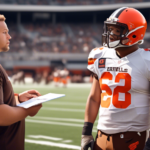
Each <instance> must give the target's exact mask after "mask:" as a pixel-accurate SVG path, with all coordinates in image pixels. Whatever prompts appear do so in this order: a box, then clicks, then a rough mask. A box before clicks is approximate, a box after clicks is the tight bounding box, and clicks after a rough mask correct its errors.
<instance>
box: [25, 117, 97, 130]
mask: <svg viewBox="0 0 150 150" xmlns="http://www.w3.org/2000/svg"><path fill="white" fill-rule="evenodd" d="M26 122H30V123H40V124H52V125H61V126H70V127H81V128H82V127H83V124H75V123H62V122H54V121H43V120H34V119H26ZM94 128H95V127H94ZM93 132H97V130H95V129H93Z"/></svg>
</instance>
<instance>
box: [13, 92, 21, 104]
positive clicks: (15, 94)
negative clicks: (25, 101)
mask: <svg viewBox="0 0 150 150" xmlns="http://www.w3.org/2000/svg"><path fill="white" fill-rule="evenodd" d="M14 96H17V98H18V101H19V102H20V100H19V94H17V93H14Z"/></svg>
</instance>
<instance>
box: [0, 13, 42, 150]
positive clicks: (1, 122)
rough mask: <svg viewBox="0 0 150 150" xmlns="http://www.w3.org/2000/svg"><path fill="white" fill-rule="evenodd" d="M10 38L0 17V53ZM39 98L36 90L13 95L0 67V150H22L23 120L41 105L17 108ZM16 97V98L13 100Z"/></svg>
mask: <svg viewBox="0 0 150 150" xmlns="http://www.w3.org/2000/svg"><path fill="white" fill-rule="evenodd" d="M10 39H11V37H10V35H9V33H8V27H7V25H6V23H5V17H4V16H3V15H0V52H7V51H8V50H9V43H10V41H9V40H10ZM38 96H40V93H39V92H38V91H36V90H29V91H26V92H23V93H21V94H19V95H18V94H15V96H14V92H13V89H12V86H11V83H10V81H9V79H8V76H7V74H6V72H5V70H4V69H3V67H2V66H1V65H0V149H1V150H24V136H25V120H24V119H25V118H26V117H27V116H34V115H36V113H37V112H38V111H39V109H40V108H41V107H42V105H37V106H33V107H31V108H28V109H24V108H21V107H17V106H16V105H17V104H18V103H20V102H23V101H27V100H29V99H31V98H33V97H38ZM15 97H16V98H15Z"/></svg>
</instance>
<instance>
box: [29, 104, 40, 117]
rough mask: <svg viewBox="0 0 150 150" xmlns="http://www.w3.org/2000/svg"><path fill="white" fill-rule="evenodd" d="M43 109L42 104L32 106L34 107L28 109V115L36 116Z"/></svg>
mask: <svg viewBox="0 0 150 150" xmlns="http://www.w3.org/2000/svg"><path fill="white" fill-rule="evenodd" d="M41 107H42V104H39V105H36V106H32V107H30V108H28V109H27V111H28V115H29V116H30V117H33V116H35V115H36V114H37V113H38V111H39V110H40V108H41Z"/></svg>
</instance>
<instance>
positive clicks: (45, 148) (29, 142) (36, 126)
mask: <svg viewBox="0 0 150 150" xmlns="http://www.w3.org/2000/svg"><path fill="white" fill-rule="evenodd" d="M13 87H14V91H15V92H16V93H20V92H23V91H25V90H28V89H36V90H38V91H39V92H40V93H41V94H42V95H43V94H47V93H60V94H66V96H65V97H63V98H59V99H55V100H53V101H49V102H46V103H43V107H42V109H41V110H40V112H39V113H38V114H37V115H36V116H35V117H32V118H31V117H27V118H26V135H25V142H26V143H25V150H33V149H36V150H49V149H52V148H53V149H55V150H63V149H66V150H67V149H68V150H71V149H74V150H80V140H81V132H82V127H83V122H84V111H85V104H86V99H87V97H88V94H89V91H90V87H91V84H69V85H68V87H67V88H62V87H54V85H53V84H50V85H47V86H45V85H43V84H41V85H35V84H34V85H33V84H27V85H22V84H21V85H19V84H15V85H13ZM96 125H97V123H95V126H94V128H93V135H94V136H95V134H96Z"/></svg>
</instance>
